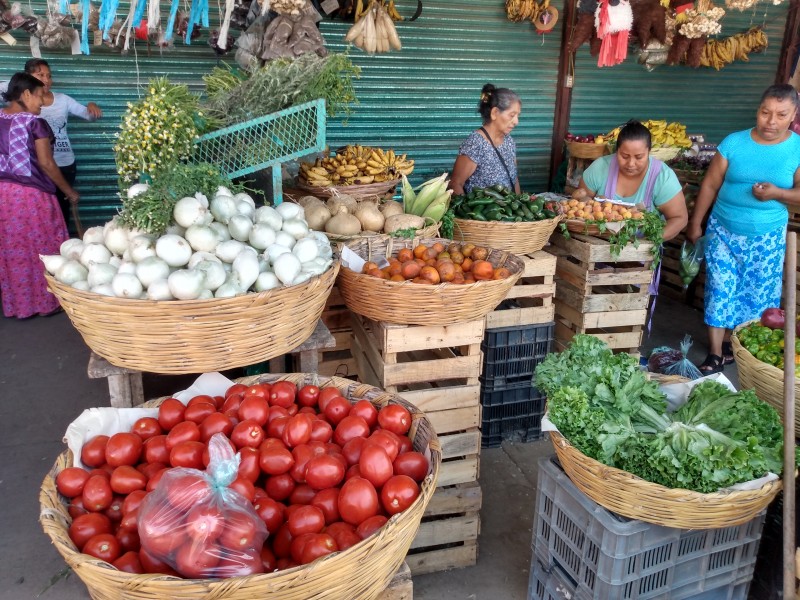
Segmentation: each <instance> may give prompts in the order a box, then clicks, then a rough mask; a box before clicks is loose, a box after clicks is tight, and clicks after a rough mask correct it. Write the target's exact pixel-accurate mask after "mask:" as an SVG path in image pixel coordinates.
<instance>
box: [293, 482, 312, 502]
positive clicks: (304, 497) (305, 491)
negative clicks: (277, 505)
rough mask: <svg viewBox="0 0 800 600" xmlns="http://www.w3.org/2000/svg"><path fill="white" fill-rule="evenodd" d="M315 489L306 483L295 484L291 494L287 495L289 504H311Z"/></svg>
mask: <svg viewBox="0 0 800 600" xmlns="http://www.w3.org/2000/svg"><path fill="white" fill-rule="evenodd" d="M316 495H317V491H316V490H315V489H314V488H312V487H311V486H310V485H308V484H307V483H301V484H298V485H296V486H295V488H294V490H292V495H291V496H289V504H311V501H312V500H313V499H314V496H316Z"/></svg>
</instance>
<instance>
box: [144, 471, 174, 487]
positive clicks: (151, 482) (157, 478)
mask: <svg viewBox="0 0 800 600" xmlns="http://www.w3.org/2000/svg"><path fill="white" fill-rule="evenodd" d="M169 469H170V467H164V468H163V469H161V470H160V471H159V472H158V473H156V474H155V475H153V476H151V477H150V479H149V480H148V481H147V487H146V488H144V489H145V490H147V491H148V492H152V491H153V490H154V489H156V486H157V485H158V484H159V482H160V481H161V478H162V477H163V476H164V473H166V472H167V471H169Z"/></svg>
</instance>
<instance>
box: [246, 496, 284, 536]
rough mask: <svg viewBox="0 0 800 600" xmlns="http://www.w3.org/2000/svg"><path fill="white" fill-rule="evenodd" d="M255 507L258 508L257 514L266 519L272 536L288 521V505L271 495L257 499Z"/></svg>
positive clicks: (265, 522) (263, 519)
mask: <svg viewBox="0 0 800 600" xmlns="http://www.w3.org/2000/svg"><path fill="white" fill-rule="evenodd" d="M253 508H254V509H255V510H256V514H257V515H258V516H259V517H261V520H262V521H264V524H265V525H266V526H267V531H268V532H269V535H270V536H273V535H275V534H276V533H277V532H278V529H280V527H281V525H283V524H284V523H285V522H286V517H285V513H286V506H285V505H283V504H281V503H280V502H278V501H276V500H273V499H272V498H270V497H269V496H267V497H265V498H259V499H258V500H256V501H255V503H254V504H253Z"/></svg>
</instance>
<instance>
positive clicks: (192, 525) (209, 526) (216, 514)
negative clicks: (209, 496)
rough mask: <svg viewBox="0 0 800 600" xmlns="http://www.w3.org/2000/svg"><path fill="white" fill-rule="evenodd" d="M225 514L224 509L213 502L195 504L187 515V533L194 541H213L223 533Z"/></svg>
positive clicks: (185, 524) (185, 525)
mask: <svg viewBox="0 0 800 600" xmlns="http://www.w3.org/2000/svg"><path fill="white" fill-rule="evenodd" d="M224 526H225V516H224V515H223V514H222V509H220V508H218V507H217V506H215V505H214V504H212V503H205V504H200V505H198V506H195V507H194V508H193V509H192V510H190V511H189V512H188V514H187V515H186V522H185V523H184V527H185V531H186V535H188V536H189V538H191V539H192V540H194V541H199V542H213V541H215V540H216V539H217V538H218V537H219V536H221V535H222V529H223V528H224Z"/></svg>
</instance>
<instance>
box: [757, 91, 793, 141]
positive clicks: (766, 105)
mask: <svg viewBox="0 0 800 600" xmlns="http://www.w3.org/2000/svg"><path fill="white" fill-rule="evenodd" d="M795 111H796V109H795V105H794V102H792V101H791V100H778V99H777V98H767V99H766V100H764V102H762V103H761V106H759V107H758V113H756V131H757V133H758V135H759V137H761V138H762V139H764V140H767V141H770V142H771V141H775V140H779V139H781V138H782V137H783V136H784V135H785V134H786V130H787V129H789V126H790V125H791V124H792V121H793V120H794V115H795Z"/></svg>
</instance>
